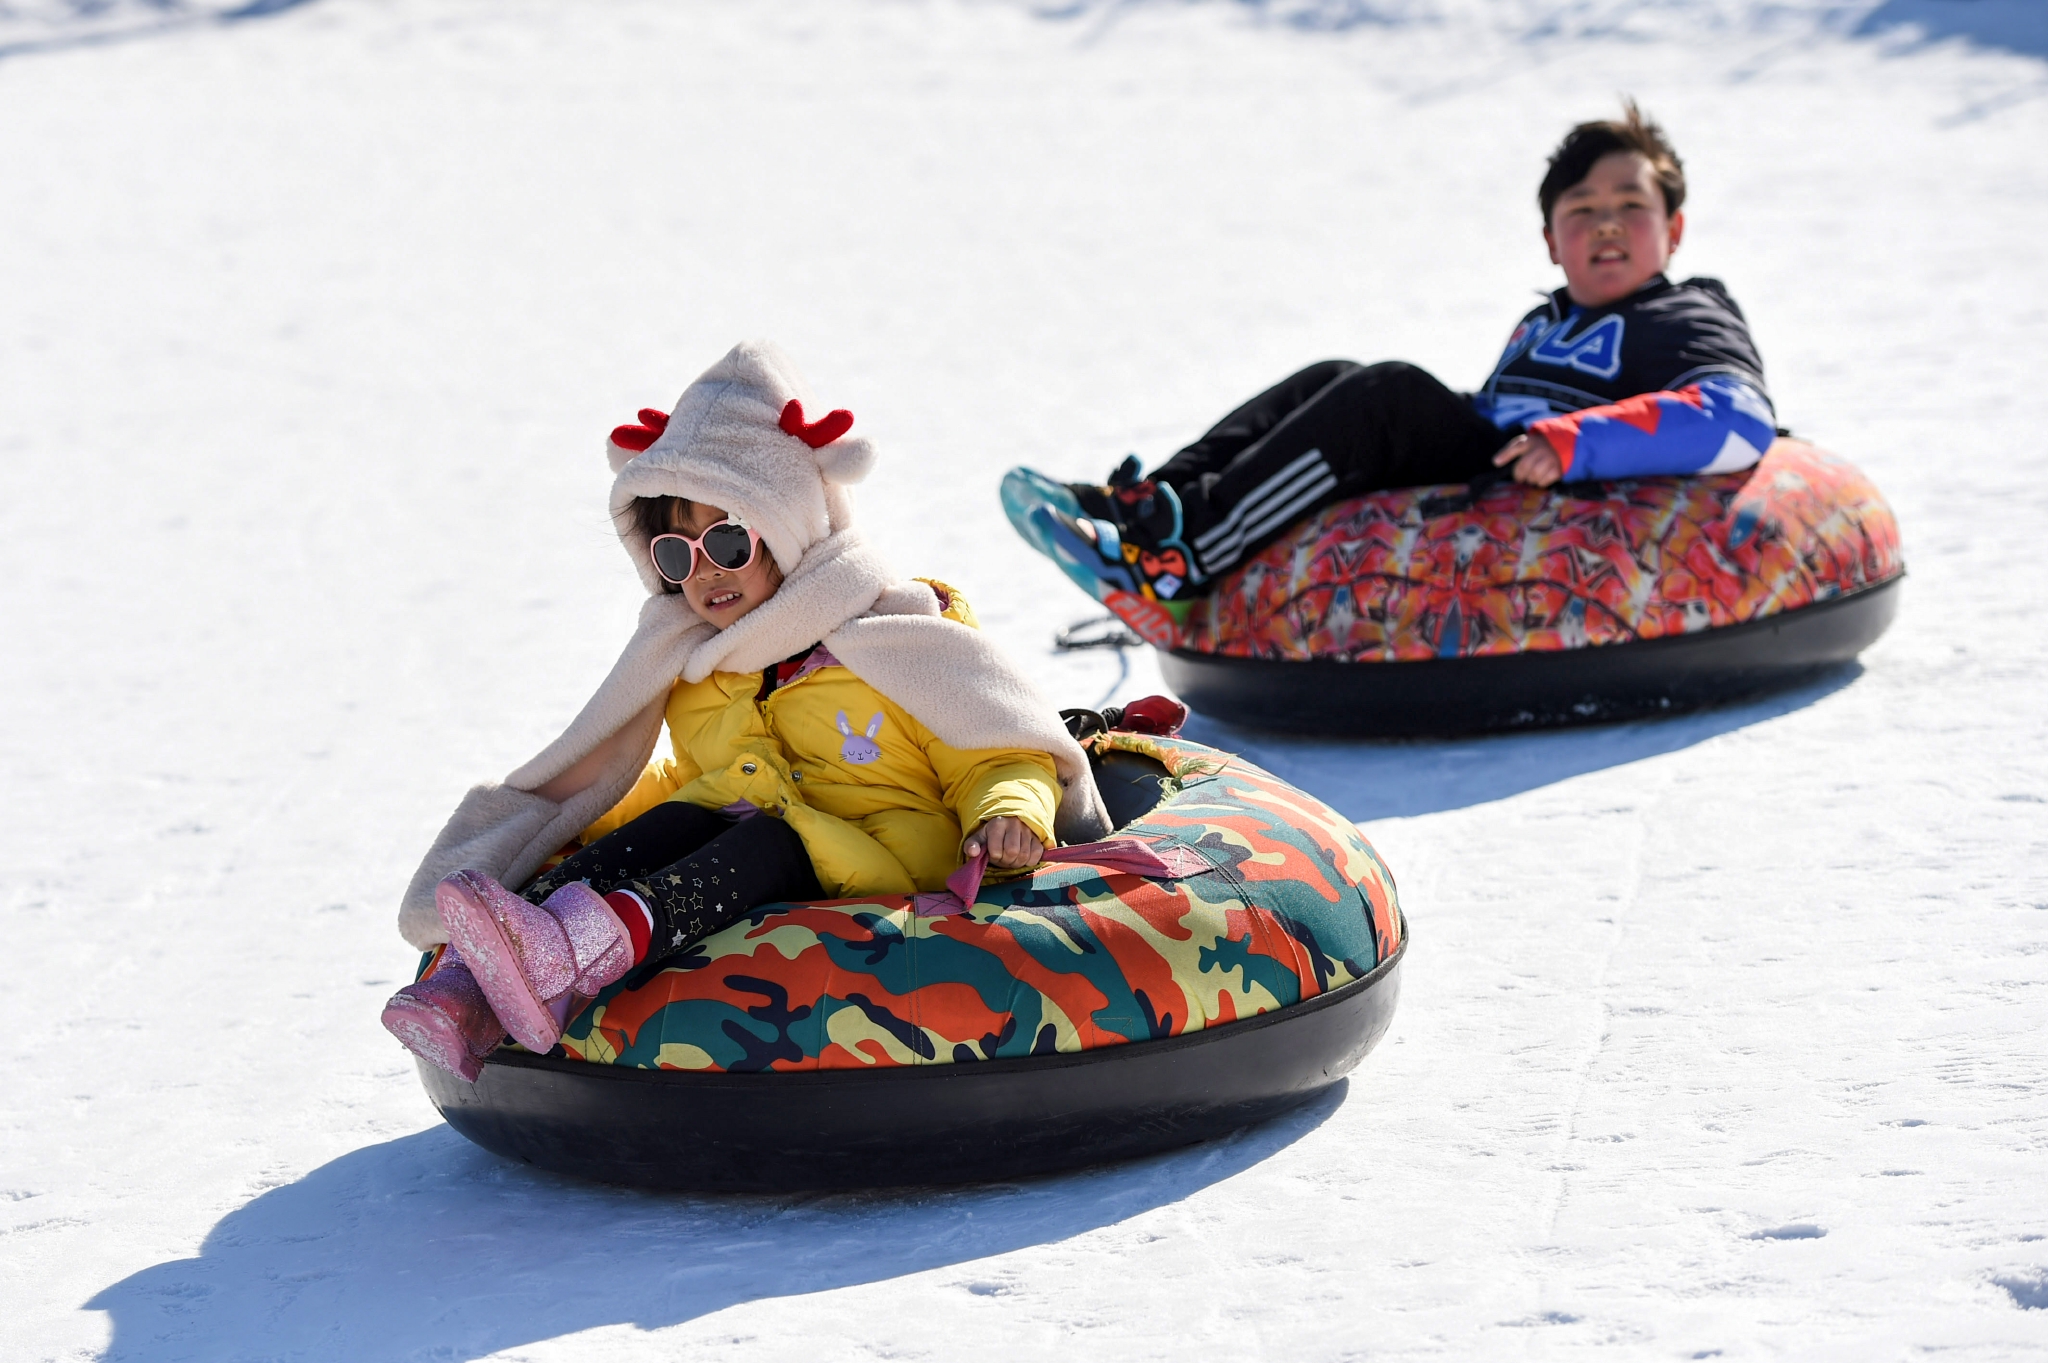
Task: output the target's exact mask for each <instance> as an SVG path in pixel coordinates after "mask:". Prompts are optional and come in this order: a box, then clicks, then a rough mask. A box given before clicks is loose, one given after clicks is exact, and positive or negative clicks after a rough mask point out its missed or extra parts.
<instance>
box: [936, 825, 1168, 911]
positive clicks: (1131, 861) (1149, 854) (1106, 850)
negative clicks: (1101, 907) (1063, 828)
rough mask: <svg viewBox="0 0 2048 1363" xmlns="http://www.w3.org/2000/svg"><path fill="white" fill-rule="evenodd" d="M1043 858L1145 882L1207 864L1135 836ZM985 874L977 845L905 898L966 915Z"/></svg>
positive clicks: (1048, 852)
mask: <svg viewBox="0 0 2048 1363" xmlns="http://www.w3.org/2000/svg"><path fill="white" fill-rule="evenodd" d="M1044 860H1046V861H1053V862H1066V863H1068V864H1070V865H1080V866H1094V867H1097V868H1099V869H1101V870H1104V871H1109V872H1112V873H1121V874H1124V875H1133V876H1143V877H1145V878H1146V879H1147V880H1178V879H1180V878H1181V877H1183V876H1192V875H1200V874H1201V873H1202V872H1203V871H1206V870H1208V869H1209V863H1208V862H1207V861H1205V860H1203V859H1202V854H1201V853H1199V852H1197V851H1195V850H1194V849H1193V848H1192V847H1154V846H1153V845H1152V844H1150V843H1148V842H1143V841H1140V840H1139V839H1137V838H1104V839H1103V840H1102V841H1101V842H1081V843H1075V844H1074V845H1073V846H1072V847H1048V848H1046V849H1045V857H1044ZM987 873H988V849H987V848H983V849H982V850H981V851H979V852H977V853H975V854H974V856H972V857H970V858H969V859H968V860H967V861H966V862H965V863H963V864H962V865H961V867H960V869H959V870H957V871H955V872H953V874H952V875H949V876H947V877H946V888H945V889H943V890H940V891H938V892H936V893H932V894H918V895H913V896H912V897H911V899H912V906H913V908H914V909H915V910H916V912H917V916H918V917H920V918H951V917H954V916H955V915H957V914H963V913H966V912H967V909H968V906H970V905H971V904H973V903H974V901H975V900H976V899H978V898H980V896H981V879H982V877H983V876H984V875H986V874H987Z"/></svg>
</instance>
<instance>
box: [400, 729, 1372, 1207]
mask: <svg viewBox="0 0 2048 1363" xmlns="http://www.w3.org/2000/svg"><path fill="white" fill-rule="evenodd" d="M1094 750H1095V756H1096V759H1097V780H1098V784H1099V785H1101V786H1102V787H1103V789H1104V795H1105V798H1106V800H1107V802H1108V803H1109V805H1110V808H1111V811H1112V813H1113V814H1115V815H1119V820H1118V821H1119V823H1120V825H1121V832H1120V833H1119V836H1120V837H1129V838H1136V839H1139V840H1141V841H1142V842H1144V843H1146V844H1149V845H1150V846H1151V847H1153V848H1155V849H1158V850H1160V851H1161V852H1166V851H1168V850H1169V849H1185V850H1184V851H1181V852H1176V853H1174V857H1175V860H1176V861H1178V862H1179V863H1180V864H1181V873H1180V874H1179V875H1178V876H1177V878H1173V879H1166V880H1155V879H1146V878H1143V877H1140V876H1137V875H1128V874H1121V873H1114V872H1105V871H1102V870H1099V869H1096V868H1093V867H1089V866H1055V865H1048V866H1045V867H1041V868H1039V869H1038V870H1037V871H1035V872H1033V873H1032V874H1030V875H1028V876H1024V877H1020V878H1016V879H1012V880H1009V881H1003V882H991V883H989V884H985V885H984V886H983V887H982V890H981V892H980V893H979V895H978V896H976V899H975V902H974V904H973V905H972V906H971V907H970V908H969V909H968V910H967V912H965V913H962V914H957V915H955V916H930V917H923V916H920V915H919V913H918V911H917V909H918V906H917V905H916V904H915V903H914V902H913V900H912V899H911V898H909V897H904V896H895V897H887V898H879V899H873V900H858V901H834V902H822V903H807V904H790V905H780V906H776V907H774V908H772V909H763V910H761V911H759V912H757V913H755V914H754V915H753V916H752V917H750V918H748V919H746V920H743V921H741V922H739V923H736V924H734V925H733V926H732V927H730V928H727V929H725V930H724V931H723V932H720V933H718V934H716V935H714V936H712V937H710V938H708V939H706V940H705V941H704V942H703V943H701V944H700V945H699V946H698V947H697V948H695V949H694V950H693V951H692V952H691V953H690V954H689V955H687V956H685V957H682V958H680V959H674V960H671V961H670V962H668V963H667V965H666V967H665V968H664V969H661V970H659V971H657V972H655V973H654V974H653V975H652V976H651V977H650V978H645V979H640V978H635V977H628V979H626V980H624V981H622V982H621V983H620V984H619V985H615V986H613V987H612V988H610V989H608V990H606V991H605V992H604V993H603V994H602V995H600V996H599V997H598V998H597V999H596V1000H595V1001H594V1002H593V1003H592V1004H591V1006H590V1007H589V1008H588V1009H586V1010H585V1011H584V1012H583V1014H582V1015H581V1016H579V1017H577V1018H576V1019H574V1020H572V1021H571V1023H570V1025H569V1027H568V1030H567V1033H566V1034H565V1036H564V1039H563V1044H562V1047H561V1049H560V1051H558V1052H557V1053H556V1054H554V1055H549V1056H533V1055H529V1054H526V1053H524V1052H520V1051H517V1050H516V1049H514V1048H511V1047H509V1046H508V1047H507V1048H505V1049H503V1050H500V1051H499V1052H498V1053H497V1054H496V1055H494V1056H493V1057H492V1058H491V1059H490V1060H489V1061H487V1062H486V1064H485V1066H484V1073H483V1076H482V1077H481V1078H480V1079H479V1081H478V1082H477V1083H476V1084H475V1085H473V1086H472V1085H468V1084H464V1083H462V1082H461V1081H459V1080H457V1079H454V1078H453V1077H451V1076H448V1075H446V1074H443V1073H442V1072H441V1071H440V1070H438V1069H435V1068H433V1067H432V1066H428V1065H422V1066H421V1067H420V1069H421V1075H422V1077H423V1079H424V1080H425V1082H426V1085H427V1088H428V1092H429V1094H430V1096H431V1097H432V1098H433V1100H434V1102H435V1103H436V1105H437V1106H439V1107H440V1109H441V1111H442V1113H443V1115H444V1116H446V1117H447V1119H448V1121H449V1122H450V1124H451V1125H453V1126H455V1127H456V1129H457V1130H459V1131H461V1132H462V1133H463V1134H464V1135H466V1136H468V1137H469V1138H470V1139H472V1140H474V1141H476V1142H477V1143H478V1144H480V1145H483V1146H485V1147H486V1148H488V1149H491V1150H495V1151H497V1152H499V1153H501V1154H504V1155H508V1156H511V1157H513V1158H518V1159H524V1160H527V1161H529V1162H531V1163H535V1164H539V1165H543V1166H546V1167H549V1168H552V1169H555V1170H558V1171H560V1172H565V1173H571V1174H577V1175H581V1176H584V1177H592V1178H599V1179H603V1180H606V1181H611V1182H620V1183H632V1184H638V1185H643V1186H656V1187H674V1188H699V1189H706V1188H725V1189H757V1190H761V1189H772V1188H795V1187H845V1186H859V1185H885V1184H902V1183H927V1182H951V1181H960V1180H966V1179H978V1178H990V1177H1012V1176H1016V1175H1021V1174H1026V1173H1035V1172H1042V1171H1045V1170H1049V1169H1056V1168H1062V1167H1068V1166H1071V1165H1076V1164H1082V1163H1091V1162H1096V1161H1099V1160H1105V1159H1118V1158H1125V1157H1129V1156H1132V1155H1138V1154H1146V1153H1151V1152H1153V1151H1157V1150H1162V1149H1169V1148H1172V1147H1174V1146H1177V1145H1182V1144H1186V1143H1189V1142H1191V1141H1196V1140H1201V1139H1203V1138H1205V1137H1208V1136H1211V1135H1214V1134H1217V1133H1218V1132H1221V1131H1226V1130H1229V1129H1232V1128H1234V1127H1236V1126H1240V1125H1243V1124H1245V1123H1247V1122H1250V1121H1255V1120H1258V1119H1260V1118H1262V1117H1264V1116H1266V1115H1269V1114H1271V1113H1273V1112H1277V1111H1280V1110H1283V1109H1285V1108H1287V1107H1291V1106H1294V1105H1296V1104H1298V1103H1300V1102H1303V1101H1305V1100H1307V1099H1308V1098H1310V1097H1311V1096H1313V1095H1314V1094H1315V1093H1316V1092H1318V1091H1320V1090H1322V1089H1323V1088H1326V1087H1327V1086H1328V1085H1330V1084H1332V1083H1334V1082H1336V1081H1337V1080H1338V1079H1340V1078H1341V1077H1342V1076H1343V1075H1344V1074H1345V1073H1346V1072H1347V1071H1348V1070H1349V1069H1350V1068H1351V1067H1352V1066H1353V1065H1355V1064H1357V1062H1358V1061H1359V1059H1360V1058H1362V1057H1363V1056H1364V1055H1365V1053H1366V1052H1367V1051H1368V1050H1370V1049H1371V1048H1372V1046H1373V1045H1374V1043H1375V1042H1377V1041H1378V1039H1379V1037H1380V1035H1381V1034H1382V1033H1383V1032H1384V1031H1385V1030H1386V1027H1387V1025H1388V1022H1389V1021H1390V1019H1391V1017H1392V1013H1393V1007H1394V1002H1395V999H1396V996H1397V993H1398V989H1399V973H1398V972H1399V961H1400V958H1401V955H1402V951H1403V947H1404V940H1403V939H1404V931H1405V929H1404V924H1403V921H1402V918H1401V914H1400V910H1399V907H1398V904H1397V902H1396V898H1395V891H1394V882H1393V878H1392V877H1391V876H1390V875H1389V874H1388V873H1387V869H1386V867H1385V866H1384V865H1383V864H1382V863H1381V861H1380V859H1379V857H1378V855H1377V854H1376V853H1375V852H1374V851H1373V849H1372V847H1371V845H1370V844H1368V843H1367V842H1366V841H1365V839H1364V838H1363V837H1362V836H1360V834H1359V832H1358V830H1357V828H1356V827H1355V826H1354V825H1353V824H1352V823H1351V822H1350V821H1349V820H1347V819H1345V818H1344V817H1343V816H1342V815H1340V814H1338V813H1337V812H1336V811H1334V810H1332V809H1330V808H1329V807H1328V806H1327V805H1324V804H1322V803H1321V802H1320V801H1317V800H1315V799H1313V798H1311V797H1309V796H1307V795H1304V794H1303V793H1302V792H1300V791H1298V790H1295V789H1294V788H1292V787H1290V786H1288V785H1287V784H1286V783H1284V782H1282V781H1280V780H1279V779H1278V778H1276V777H1274V776H1272V775H1271V774H1269V773H1267V772H1264V771H1261V770H1260V769H1258V768H1257V767H1254V766H1251V765H1249V764H1248V763H1245V762H1243V761H1241V760H1240V759H1237V758H1235V757H1231V756H1229V755H1227V754H1223V753H1220V752H1217V751H1215V750H1214V749H1210V748H1205V747H1202V746H1201V745H1199V744H1194V743H1190V742H1187V741H1185V740H1181V739H1172V738H1152V737H1143V736H1139V735H1135V734H1127V733H1111V734H1108V735H1103V736H1101V737H1099V738H1097V739H1096V740H1094Z"/></svg>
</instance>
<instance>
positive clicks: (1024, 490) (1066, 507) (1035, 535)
mask: <svg viewBox="0 0 2048 1363" xmlns="http://www.w3.org/2000/svg"><path fill="white" fill-rule="evenodd" d="M1002 497H1003V514H1004V515H1005V516H1008V517H1009V518H1010V525H1011V527H1012V528H1013V529H1015V530H1016V532H1017V533H1018V534H1020V535H1022V536H1023V537H1024V539H1025V541H1026V542H1027V543H1028V544H1030V546H1031V547H1032V548H1033V549H1036V550H1037V551H1038V552H1039V553H1041V554H1044V555H1045V556H1046V557H1047V558H1053V557H1054V554H1053V548H1052V541H1051V540H1050V539H1048V538H1047V537H1046V534H1045V531H1044V530H1043V529H1041V528H1040V527H1039V526H1038V525H1036V524H1034V523H1033V520H1032V516H1031V513H1032V512H1033V511H1036V510H1037V509H1038V508H1040V507H1051V508H1052V509H1054V510H1055V511H1064V512H1065V513H1066V514H1067V515H1069V516H1083V515H1086V514H1087V513H1086V512H1085V511H1083V510H1082V509H1081V503H1080V501H1079V499H1077V498H1076V497H1075V496H1074V493H1073V490H1072V489H1070V488H1069V487H1068V486H1067V485H1066V484H1065V483H1055V482H1054V481H1053V480H1052V479H1050V478H1048V477H1046V476H1045V475H1044V474H1042V473H1040V472H1038V470H1036V469H1027V468H1014V469H1011V470H1010V471H1009V472H1008V473H1006V474H1004V475H1003V488H1002Z"/></svg>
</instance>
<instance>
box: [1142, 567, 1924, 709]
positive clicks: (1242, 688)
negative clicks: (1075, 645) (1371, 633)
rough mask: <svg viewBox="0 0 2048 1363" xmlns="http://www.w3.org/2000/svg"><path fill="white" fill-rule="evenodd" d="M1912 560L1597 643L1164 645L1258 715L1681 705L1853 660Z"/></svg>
mask: <svg viewBox="0 0 2048 1363" xmlns="http://www.w3.org/2000/svg"><path fill="white" fill-rule="evenodd" d="M1904 578H1905V574H1904V573H1900V574H1897V575H1895V576H1893V577H1890V578H1887V579H1886V580H1885V581H1883V582H1881V583H1878V584H1876V585H1874V586H1870V587H1865V588H1863V589H1862V590H1860V591H1856V592H1850V593H1846V594H1844V595H1842V596H1838V597H1833V598H1831V599H1829V600H1827V601H1822V602H1816V603H1815V604H1813V605H1810V606H1803V607H1801V608H1799V609H1798V610H1791V611H1780V612H1778V613H1776V614H1773V615H1767V616H1765V617H1763V618H1762V619H1759V620H1745V621H1742V622H1741V623H1738V624H1733V625H1723V626H1720V627H1718V628H1715V629H1708V630H1701V631H1700V632H1698V633H1696V634H1677V635H1667V636H1665V637H1662V638H1657V639H1637V640H1631V641H1629V642H1627V643H1618V644H1599V645H1593V646H1590V647H1587V648H1574V649H1545V650H1534V649H1532V650H1530V651H1528V652H1524V653H1514V654H1505V655H1493V656H1486V657H1477V658H1425V659H1417V660H1414V661H1407V662H1346V661H1341V660H1337V659H1330V658H1313V659H1307V660H1301V661H1292V660H1284V659H1276V658H1234V657H1227V656H1224V655H1221V654H1215V653H1201V652H1195V651H1192V650H1188V649H1175V650H1172V651H1170V652H1162V653H1161V655H1160V659H1159V665H1160V671H1161V673H1162V674H1163V675H1164V676H1165V679H1166V682H1167V684H1168V685H1169V686H1171V687H1172V688H1173V689H1174V691H1175V693H1176V694H1178V695H1179V696H1180V698H1181V699H1182V700H1184V701H1186V702H1187V704H1188V705H1189V706H1190V707H1191V708H1192V709H1194V710H1196V711H1198V712H1200V713H1202V714H1204V715H1207V716H1210V717H1211V718H1215V719H1220V720H1224V721H1226V722H1228V723H1231V724H1238V725H1242V726H1245V727H1247V728H1259V729H1273V730H1281V731H1286V732H1293V733H1316V734H1328V735H1342V736H1346V737H1359V738H1405V737H1423V736H1448V735H1457V734H1469V733H1485V732H1493V731H1499V730H1508V729H1521V728H1541V727H1551V726H1559V725H1570V724H1588V723H1595V724H1597V723H1605V722H1611V721H1614V720H1621V719H1635V718H1642V717H1645V716H1649V715H1659V714H1676V713H1680V712H1683V711H1686V710H1693V709H1698V708H1700V707H1702V706H1706V705H1715V704H1720V703H1722V702H1724V701H1729V700H1736V699H1741V698H1744V697H1748V696H1753V695H1758V694H1761V693H1763V692H1766V691H1770V690H1775V689H1778V688H1780V687H1784V686H1790V685H1796V684H1797V683H1798V682H1800V681H1802V680H1805V679H1807V678H1809V677H1812V676H1813V675H1815V674H1816V673H1818V672H1820V671H1823V670H1825V669H1827V668H1829V667H1835V666H1839V665H1841V664H1843V663H1847V662H1849V661H1851V660H1853V659H1854V658H1855V657H1856V655H1857V654H1859V653H1861V652H1862V651H1863V650H1864V649H1865V648H1867V647H1868V646H1869V645H1870V644H1871V643H1873V642H1874V641H1875V640H1876V639H1877V638H1878V636H1879V635H1881V634H1883V633H1884V631H1885V630H1886V629H1887V628H1888V627H1889V626H1890V624H1891V622H1892V619H1893V618H1894V617H1895V616H1896V614H1897V613H1898V598H1899V592H1898V588H1899V584H1900V583H1901V582H1902V581H1904Z"/></svg>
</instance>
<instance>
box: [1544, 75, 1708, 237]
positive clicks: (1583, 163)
mask: <svg viewBox="0 0 2048 1363" xmlns="http://www.w3.org/2000/svg"><path fill="white" fill-rule="evenodd" d="M1621 112H1622V117H1621V118H1620V119H1619V120H1617V119H1612V118H1603V119H1600V120H1599V121H1598V122H1594V123H1581V124H1580V125H1579V126H1578V127H1576V128H1573V129H1572V130H1571V131H1570V132H1568V133H1566V134H1565V135H1564V141H1562V142H1560V143H1558V144H1557V150H1556V151H1554V152H1552V153H1551V154H1550V169H1549V171H1548V172H1546V173H1545V175H1544V176H1543V184H1542V186H1541V187H1540V188H1538V189H1537V191H1536V202H1538V203H1539V204H1541V205H1543V225H1544V226H1545V227H1548V226H1550V210H1552V209H1553V208H1556V207H1557V201H1558V200H1559V199H1560V198H1562V197H1564V192H1565V191H1566V190H1568V189H1570V188H1571V187H1572V186H1573V185H1575V184H1577V183H1578V182H1579V181H1581V180H1583V179H1585V178H1586V176H1587V175H1588V174H1589V173H1590V172H1591V171H1592V169H1593V163H1594V162H1595V161H1598V160H1599V159H1600V158H1601V157H1603V156H1608V155H1611V154H1612V153H1614V152H1618V151H1634V152H1641V153H1642V154H1643V155H1644V156H1646V157H1648V158H1649V161H1650V173H1651V174H1653V175H1655V176H1656V177H1657V187H1658V188H1659V189H1661V190H1663V191H1664V211H1665V212H1666V213H1676V212H1677V211H1678V210H1679V209H1680V208H1681V207H1683V206H1684V204H1685V163H1684V162H1683V161H1680V160H1679V159H1678V152H1677V151H1676V150H1675V149H1674V148H1673V147H1672V145H1671V141H1670V139H1669V138H1667V137H1665V136H1664V130H1663V129H1662V128H1660V127H1658V126H1657V125H1656V124H1655V123H1652V122H1650V120H1648V119H1646V118H1644V117H1643V111H1642V110H1641V109H1638V108H1637V107H1636V102H1635V101H1634V100H1633V99H1624V100H1622V102H1621Z"/></svg>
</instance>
